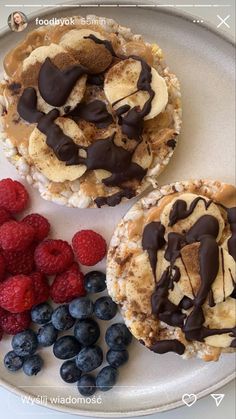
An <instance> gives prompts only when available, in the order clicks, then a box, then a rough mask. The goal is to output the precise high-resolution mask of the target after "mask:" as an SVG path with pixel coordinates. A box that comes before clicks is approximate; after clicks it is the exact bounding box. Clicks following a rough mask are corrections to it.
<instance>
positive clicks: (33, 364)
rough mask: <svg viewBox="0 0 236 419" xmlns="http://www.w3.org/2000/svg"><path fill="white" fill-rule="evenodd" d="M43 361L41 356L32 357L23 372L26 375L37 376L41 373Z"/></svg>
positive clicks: (24, 366)
mask: <svg viewBox="0 0 236 419" xmlns="http://www.w3.org/2000/svg"><path fill="white" fill-rule="evenodd" d="M42 366H43V360H42V358H41V356H40V355H37V354H36V355H32V356H30V357H29V358H27V359H26V361H25V362H24V364H23V371H24V373H25V374H26V375H30V376H31V375H37V374H38V372H39V371H41V369H42Z"/></svg>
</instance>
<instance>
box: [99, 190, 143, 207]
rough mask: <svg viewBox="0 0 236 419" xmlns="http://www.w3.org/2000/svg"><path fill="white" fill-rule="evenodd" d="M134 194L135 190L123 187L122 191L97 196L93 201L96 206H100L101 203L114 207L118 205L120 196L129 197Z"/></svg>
mask: <svg viewBox="0 0 236 419" xmlns="http://www.w3.org/2000/svg"><path fill="white" fill-rule="evenodd" d="M134 196H135V192H134V190H133V189H130V188H125V189H123V190H122V191H119V192H117V193H115V194H113V195H110V196H99V197H98V198H96V199H95V200H94V201H95V203H96V205H97V206H98V208H101V207H102V206H103V205H109V207H115V206H116V205H118V204H119V203H120V202H121V200H122V198H128V199H131V198H133V197H134Z"/></svg>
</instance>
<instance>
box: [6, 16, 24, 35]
mask: <svg viewBox="0 0 236 419" xmlns="http://www.w3.org/2000/svg"><path fill="white" fill-rule="evenodd" d="M7 23H8V26H9V28H10V29H11V30H12V31H13V32H22V31H23V30H24V29H25V28H26V27H27V25H28V22H27V17H26V16H25V14H24V13H22V12H17V11H16V12H13V13H11V14H10V15H9V16H8V21H7Z"/></svg>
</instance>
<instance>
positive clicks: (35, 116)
mask: <svg viewBox="0 0 236 419" xmlns="http://www.w3.org/2000/svg"><path fill="white" fill-rule="evenodd" d="M17 112H18V114H19V115H20V116H21V118H23V119H24V120H25V121H27V122H29V123H30V124H32V123H35V122H38V121H39V120H40V118H42V116H43V115H44V113H43V112H40V111H38V109H37V94H36V91H35V89H34V88H33V87H27V88H26V89H25V90H24V91H23V93H22V95H21V97H20V99H19V102H18V104H17Z"/></svg>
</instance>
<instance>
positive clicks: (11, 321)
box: [0, 311, 31, 335]
mask: <svg viewBox="0 0 236 419" xmlns="http://www.w3.org/2000/svg"><path fill="white" fill-rule="evenodd" d="M30 323H31V316H30V312H29V311H23V312H22V313H9V312H8V311H6V312H5V315H4V316H3V317H2V319H1V322H0V324H1V327H2V330H3V332H5V333H7V334H8V335H16V333H19V332H22V331H23V330H25V329H28V327H29V326H30Z"/></svg>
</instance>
